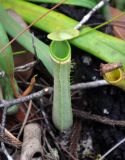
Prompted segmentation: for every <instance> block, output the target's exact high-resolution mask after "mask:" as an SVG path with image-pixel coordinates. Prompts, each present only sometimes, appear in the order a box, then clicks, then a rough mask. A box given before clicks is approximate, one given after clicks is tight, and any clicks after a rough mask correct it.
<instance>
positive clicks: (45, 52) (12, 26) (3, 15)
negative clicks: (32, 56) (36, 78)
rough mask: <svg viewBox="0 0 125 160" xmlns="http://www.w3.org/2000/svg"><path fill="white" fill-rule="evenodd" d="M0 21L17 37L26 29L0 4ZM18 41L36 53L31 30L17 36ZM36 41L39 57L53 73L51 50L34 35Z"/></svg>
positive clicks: (7, 30) (11, 34)
mask: <svg viewBox="0 0 125 160" xmlns="http://www.w3.org/2000/svg"><path fill="white" fill-rule="evenodd" d="M0 22H1V23H2V24H3V26H4V28H5V30H6V32H7V33H8V34H9V35H10V36H12V37H15V36H16V35H17V34H18V33H19V32H21V31H22V30H24V29H23V28H22V27H21V26H20V24H18V23H17V22H16V21H15V20H14V19H13V18H12V17H11V16H9V15H8V14H7V12H6V11H5V10H4V8H3V6H2V5H1V4H0ZM17 41H18V42H19V43H20V44H21V45H22V46H23V47H24V48H26V49H27V50H29V51H30V52H32V53H34V49H33V44H32V35H31V33H30V32H29V31H26V32H25V33H23V34H22V35H21V36H20V37H19V38H17ZM34 43H35V47H36V51H37V56H38V58H39V59H40V60H41V61H42V62H43V64H44V65H45V67H46V68H47V69H48V71H49V72H50V73H51V74H52V65H51V61H50V56H49V54H50V51H49V47H48V46H47V45H46V44H45V43H43V42H42V41H40V40H39V39H37V38H36V37H34Z"/></svg>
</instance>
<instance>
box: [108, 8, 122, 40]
mask: <svg viewBox="0 0 125 160" xmlns="http://www.w3.org/2000/svg"><path fill="white" fill-rule="evenodd" d="M110 12H111V16H112V17H114V16H117V15H120V14H121V13H122V11H120V10H118V9H116V8H113V7H110ZM111 24H112V26H113V33H114V35H115V36H116V37H118V38H121V39H123V40H125V15H123V16H121V17H120V18H119V19H117V20H116V21H113V22H112V23H111Z"/></svg>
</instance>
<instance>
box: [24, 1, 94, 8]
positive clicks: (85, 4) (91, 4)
mask: <svg viewBox="0 0 125 160" xmlns="http://www.w3.org/2000/svg"><path fill="white" fill-rule="evenodd" d="M25 1H31V2H35V3H36V2H39V3H59V2H60V0H25ZM64 4H69V5H75V6H81V7H86V8H92V7H94V6H95V4H96V3H95V1H94V0H67V1H65V2H64Z"/></svg>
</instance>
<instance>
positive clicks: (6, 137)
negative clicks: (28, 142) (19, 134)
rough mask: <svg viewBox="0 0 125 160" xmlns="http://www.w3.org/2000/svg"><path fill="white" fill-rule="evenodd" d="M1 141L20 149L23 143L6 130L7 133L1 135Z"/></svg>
mask: <svg viewBox="0 0 125 160" xmlns="http://www.w3.org/2000/svg"><path fill="white" fill-rule="evenodd" d="M0 141H1V142H4V143H7V144H9V145H12V146H14V147H16V148H20V147H21V145H22V142H21V141H19V140H18V139H17V138H16V137H15V136H14V135H13V134H12V133H10V132H9V131H8V130H7V129H5V133H4V134H2V135H0Z"/></svg>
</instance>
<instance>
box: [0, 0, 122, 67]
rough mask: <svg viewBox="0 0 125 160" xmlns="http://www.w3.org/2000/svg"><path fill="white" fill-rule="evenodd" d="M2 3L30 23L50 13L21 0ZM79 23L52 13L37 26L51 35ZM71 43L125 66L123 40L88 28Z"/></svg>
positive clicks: (105, 59) (103, 58) (8, 0)
mask: <svg viewBox="0 0 125 160" xmlns="http://www.w3.org/2000/svg"><path fill="white" fill-rule="evenodd" d="M0 2H1V3H2V4H4V6H5V7H7V8H8V7H9V8H12V9H14V10H15V11H16V12H17V13H19V14H20V15H21V16H22V17H23V18H24V19H25V20H26V21H27V22H29V23H31V22H32V21H33V20H35V19H36V18H37V17H39V15H41V14H44V13H46V12H47V11H48V9H46V8H44V7H40V6H37V5H34V4H31V3H29V2H25V1H21V0H18V1H14V0H11V1H10V0H6V1H5V3H3V1H0ZM77 23H78V22H77V21H75V20H73V19H71V18H69V17H67V16H65V15H63V14H60V13H57V12H55V11H52V12H51V13H49V14H48V15H47V16H46V17H44V18H43V19H42V20H40V21H39V22H38V23H36V24H35V26H36V27H38V28H40V29H42V30H44V31H46V32H48V33H50V32H54V31H58V30H63V29H68V28H73V27H74V26H75V25H76V24H77ZM70 43H72V44H73V45H75V46H76V47H78V48H80V49H82V50H84V51H87V52H89V53H91V54H93V55H94V56H96V57H98V58H100V59H102V60H104V61H106V62H121V63H123V65H124V66H125V42H124V41H123V40H120V39H118V38H115V37H113V36H110V35H107V34H104V33H102V32H99V31H96V30H93V29H92V28H90V27H86V28H83V29H82V30H81V36H79V37H77V38H75V39H73V40H71V41H70Z"/></svg>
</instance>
